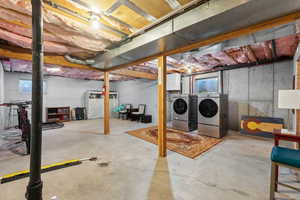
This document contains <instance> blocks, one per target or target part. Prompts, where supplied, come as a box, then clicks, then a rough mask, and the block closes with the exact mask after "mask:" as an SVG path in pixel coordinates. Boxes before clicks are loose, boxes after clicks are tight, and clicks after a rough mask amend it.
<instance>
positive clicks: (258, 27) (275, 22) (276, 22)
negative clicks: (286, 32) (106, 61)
mask: <svg viewBox="0 0 300 200" xmlns="http://www.w3.org/2000/svg"><path fill="white" fill-rule="evenodd" d="M299 19H300V11H297V12H294V13H291V14H288V15H285V16H281V17H278V18H274V19H271V20H267V21H264V22H261V23H258V24H255V25H252V26H248V27H245V28H241V29H238V30H235V31H231V32H228V33H224V34H220V35H217V36H214V37H211V38H208V39H205V40H201V41H198V42H195V43H193V44H189V45H186V46H183V47H181V48H177V49H173V50H169V51H165V52H162V53H159V54H155V55H152V56H148V57H145V58H142V59H139V60H135V61H133V62H131V63H125V64H122V65H118V66H114V67H111V68H109V69H106V71H113V70H118V69H122V68H126V67H130V66H132V65H138V64H141V63H143V62H147V61H150V60H154V59H156V58H158V57H160V56H169V55H173V54H177V53H183V52H186V51H190V50H193V49H196V48H200V47H203V46H207V45H210V44H215V43H219V42H224V41H226V40H230V39H233V38H237V37H240V36H243V35H247V34H251V33H255V32H258V31H262V30H266V29H270V28H273V27H275V26H280V25H283V24H288V23H290V22H294V21H297V20H299Z"/></svg>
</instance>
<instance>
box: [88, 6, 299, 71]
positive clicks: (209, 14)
mask: <svg viewBox="0 0 300 200" xmlns="http://www.w3.org/2000/svg"><path fill="white" fill-rule="evenodd" d="M299 10H300V1H294V0H285V1H281V0H263V1H262V0H211V1H209V2H207V3H205V4H202V5H200V6H199V7H196V8H194V9H192V10H190V11H188V12H186V13H184V14H182V15H180V16H177V17H175V18H173V19H171V20H169V21H167V22H165V23H163V24H161V25H159V26H157V27H156V28H154V29H152V30H150V31H148V32H145V33H144V34H141V35H139V36H137V37H135V38H133V39H132V40H131V41H130V42H128V43H126V44H123V45H122V46H120V47H117V48H114V49H111V50H110V51H109V53H108V52H105V53H104V54H103V55H102V57H105V58H111V60H110V61H109V62H108V61H106V62H98V61H97V62H96V63H95V64H94V65H93V66H94V67H97V68H102V69H104V68H111V67H114V66H118V65H120V64H126V63H131V62H133V61H136V60H138V59H141V58H145V57H149V56H153V55H156V54H159V53H161V52H164V51H169V50H173V49H177V48H180V47H183V46H185V45H188V44H192V43H194V42H196V41H201V40H205V39H208V38H210V37H213V36H217V35H220V34H223V33H228V32H231V31H234V30H237V29H241V28H244V27H248V26H250V25H254V24H257V23H260V22H263V21H266V20H270V19H273V18H276V17H280V16H284V15H287V14H290V13H293V12H296V11H299ZM108 54H109V56H107V55H108Z"/></svg>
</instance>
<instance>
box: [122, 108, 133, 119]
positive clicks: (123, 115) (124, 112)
mask: <svg viewBox="0 0 300 200" xmlns="http://www.w3.org/2000/svg"><path fill="white" fill-rule="evenodd" d="M131 109H132V105H131V104H125V109H124V110H121V111H120V112H119V118H121V119H124V117H125V119H128V116H129V114H130V113H131Z"/></svg>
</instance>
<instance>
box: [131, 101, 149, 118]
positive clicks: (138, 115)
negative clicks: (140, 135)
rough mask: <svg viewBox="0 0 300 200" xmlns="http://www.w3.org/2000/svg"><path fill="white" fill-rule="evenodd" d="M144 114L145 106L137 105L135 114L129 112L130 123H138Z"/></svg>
mask: <svg viewBox="0 0 300 200" xmlns="http://www.w3.org/2000/svg"><path fill="white" fill-rule="evenodd" d="M145 113H146V104H139V107H138V110H137V111H136V112H131V115H130V116H131V120H132V121H140V120H141V117H142V116H144V115H145Z"/></svg>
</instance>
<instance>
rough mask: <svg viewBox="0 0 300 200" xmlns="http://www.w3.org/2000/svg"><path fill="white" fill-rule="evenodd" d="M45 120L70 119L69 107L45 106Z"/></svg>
mask: <svg viewBox="0 0 300 200" xmlns="http://www.w3.org/2000/svg"><path fill="white" fill-rule="evenodd" d="M46 114H47V115H46V116H47V122H67V121H70V107H49V108H46Z"/></svg>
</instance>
